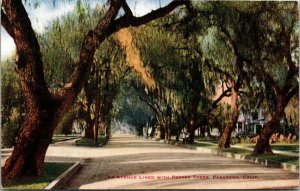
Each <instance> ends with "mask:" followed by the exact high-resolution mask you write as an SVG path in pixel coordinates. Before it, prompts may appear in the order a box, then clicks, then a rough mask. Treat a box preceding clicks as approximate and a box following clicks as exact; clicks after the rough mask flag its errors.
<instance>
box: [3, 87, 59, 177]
mask: <svg viewBox="0 0 300 191" xmlns="http://www.w3.org/2000/svg"><path fill="white" fill-rule="evenodd" d="M27 93H28V94H31V93H30V92H27ZM31 95H32V94H31ZM32 96H33V95H32ZM33 97H34V96H33ZM27 109H28V110H27V111H28V112H27V114H26V116H25V122H24V123H23V124H22V127H21V130H20V133H19V135H18V137H17V141H16V144H15V147H14V150H13V152H12V155H11V156H10V157H9V158H8V159H7V161H6V163H5V165H4V167H3V168H2V176H3V177H4V178H14V177H17V176H21V175H26V174H30V175H37V176H41V175H43V174H44V172H43V165H44V159H45V154H46V151H47V148H48V146H49V144H50V142H51V139H52V135H53V131H54V129H55V127H56V126H57V124H58V123H59V121H60V119H61V116H62V115H61V114H60V107H58V103H57V101H55V100H53V99H51V98H49V100H47V103H39V101H38V100H37V99H36V98H35V99H31V100H27Z"/></svg>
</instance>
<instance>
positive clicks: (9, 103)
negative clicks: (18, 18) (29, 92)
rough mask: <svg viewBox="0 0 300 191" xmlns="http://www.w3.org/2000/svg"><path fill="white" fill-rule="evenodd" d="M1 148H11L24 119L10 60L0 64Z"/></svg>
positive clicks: (22, 105)
mask: <svg viewBox="0 0 300 191" xmlns="http://www.w3.org/2000/svg"><path fill="white" fill-rule="evenodd" d="M1 70H2V82H1V88H2V91H1V101H2V103H1V117H2V118H1V120H2V127H1V147H2V148H3V147H4V148H5V147H12V146H14V143H15V138H16V136H17V133H18V130H19V128H20V126H21V122H22V120H23V118H24V113H25V112H24V111H25V103H24V96H23V94H22V92H21V90H20V85H19V79H18V77H17V76H16V75H15V73H14V70H13V61H12V58H9V59H8V60H7V61H5V62H1Z"/></svg>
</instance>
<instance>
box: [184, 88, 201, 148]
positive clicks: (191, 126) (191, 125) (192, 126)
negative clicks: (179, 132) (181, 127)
mask: <svg viewBox="0 0 300 191" xmlns="http://www.w3.org/2000/svg"><path fill="white" fill-rule="evenodd" d="M200 97H201V96H200V93H199V92H197V93H195V95H194V98H193V101H192V109H191V112H190V117H189V120H188V126H187V131H188V140H187V142H188V143H189V144H193V143H194V139H195V130H196V128H197V114H198V107H199V103H200Z"/></svg>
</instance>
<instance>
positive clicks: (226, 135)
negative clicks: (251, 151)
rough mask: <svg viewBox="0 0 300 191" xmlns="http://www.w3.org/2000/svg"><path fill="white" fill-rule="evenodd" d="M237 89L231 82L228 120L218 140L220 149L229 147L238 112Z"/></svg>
mask: <svg viewBox="0 0 300 191" xmlns="http://www.w3.org/2000/svg"><path fill="white" fill-rule="evenodd" d="M237 101H238V91H237V89H236V86H235V83H234V82H231V103H230V106H231V112H230V116H231V119H230V121H229V122H228V123H227V124H226V127H225V129H224V131H223V133H222V136H221V139H220V141H219V144H218V147H219V148H220V149H224V148H229V147H230V140H231V133H232V130H233V129H234V127H235V124H236V123H237V120H238V116H239V112H238V104H237Z"/></svg>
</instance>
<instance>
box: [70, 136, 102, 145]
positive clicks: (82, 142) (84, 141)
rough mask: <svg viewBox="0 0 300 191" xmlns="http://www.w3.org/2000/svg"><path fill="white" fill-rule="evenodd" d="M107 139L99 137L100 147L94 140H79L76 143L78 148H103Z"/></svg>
mask: <svg viewBox="0 0 300 191" xmlns="http://www.w3.org/2000/svg"><path fill="white" fill-rule="evenodd" d="M105 140H106V138H105V136H99V137H98V145H96V144H95V143H94V140H93V139H85V138H82V139H79V140H77V141H76V142H75V144H76V146H84V147H101V146H103V144H104V142H105Z"/></svg>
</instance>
